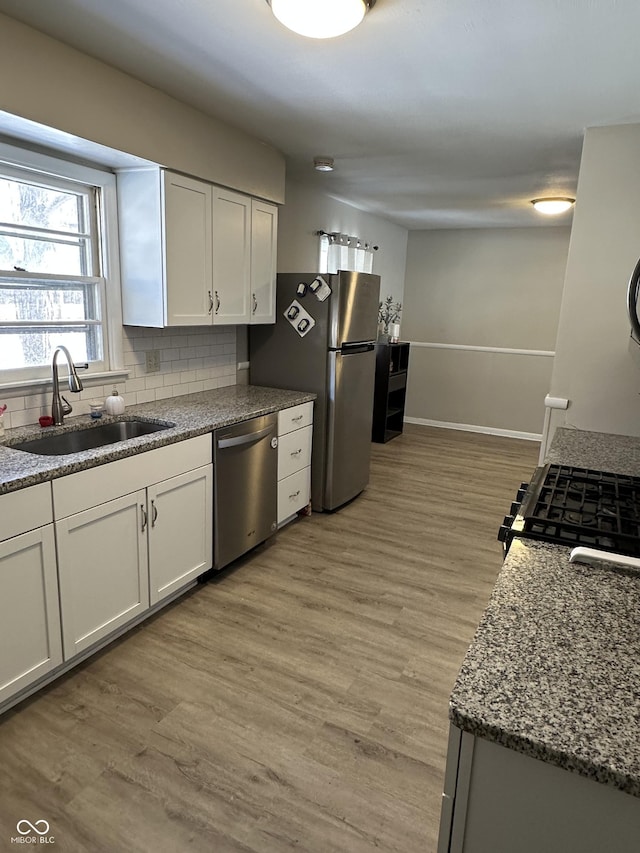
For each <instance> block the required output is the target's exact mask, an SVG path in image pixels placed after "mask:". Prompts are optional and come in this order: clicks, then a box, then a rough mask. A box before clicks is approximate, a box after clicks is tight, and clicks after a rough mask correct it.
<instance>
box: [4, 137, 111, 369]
mask: <svg viewBox="0 0 640 853" xmlns="http://www.w3.org/2000/svg"><path fill="white" fill-rule="evenodd" d="M7 151H9V153H11V152H12V151H13V152H19V149H11V148H10V146H0V384H9V383H13V382H21V381H26V382H29V381H34V380H38V379H47V378H48V377H49V375H50V370H51V368H50V365H51V356H52V353H53V350H54V349H55V347H56V346H58V345H59V344H64V345H65V346H66V347H67V348H68V349H69V351H70V352H71V354H72V356H73V358H74V360H75V361H78V362H88V363H89V366H90V372H93V373H103V372H105V371H108V370H109V369H111V368H112V367H115V366H119V365H118V364H117V361H118V358H117V354H118V353H119V349H120V347H119V346H118V344H119V341H114V340H113V336H112V339H111V340H110V338H109V330H110V329H112V328H113V329H115V328H116V326H117V325H119V324H116V323H114V322H111V323H109V322H108V319H109V311H110V310H111V312H112V313H113V312H115V313H118V311H119V299H118V298H117V295H118V289H119V281H118V277H117V242H116V240H117V238H116V233H117V223H115V227H114V223H113V222H111V227H109V224H110V220H113V212H112V211H110V210H108V208H113V207H114V204H115V178H114V176H113V175H112V174H110V173H108V172H100V171H98V170H95V169H89V168H87V167H82V166H78V165H76V164H73V163H67V162H65V161H62V160H57V159H55V158H50V157H44V156H42V155H36V154H33V153H30V152H19V153H20V155H21V156H20V158H17V157H15V156H14V157H11V160H13V162H7V161H6V160H4V158H3V157H2V155H3V154H6V153H7ZM8 159H9V158H8ZM17 159H20V161H21V162H18V163H16V162H15V161H16V160H17ZM113 244H115V245H113ZM114 258H115V261H114ZM110 261H111V262H110ZM110 268H111V272H112V274H111V275H109V272H110Z"/></svg>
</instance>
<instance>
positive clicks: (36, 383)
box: [0, 365, 129, 397]
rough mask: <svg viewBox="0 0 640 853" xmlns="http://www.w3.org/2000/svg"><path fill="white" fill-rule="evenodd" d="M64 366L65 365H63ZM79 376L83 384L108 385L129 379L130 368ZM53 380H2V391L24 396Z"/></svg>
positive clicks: (9, 395)
mask: <svg viewBox="0 0 640 853" xmlns="http://www.w3.org/2000/svg"><path fill="white" fill-rule="evenodd" d="M63 367H64V365H63ZM63 373H64V371H63ZM65 376H66V373H65V374H64V376H63V375H61V377H60V378H61V380H62V381H63V383H64V377H65ZM78 376H79V377H80V379H81V380H82V384H83V385H86V386H88V387H91V386H92V385H106V384H108V383H109V382H111V381H112V380H116V379H127V377H128V376H129V371H128V370H124V369H123V370H105V371H103V372H102V373H86V374H83V372H82V371H79V373H78ZM52 386H53V382H52V380H51V377H50V376H48V377H46V378H43V379H25V380H22V381H20V382H2V381H0V393H2V394H3V396H5V397H22V396H26V395H27V394H28V393H29V392H30V391H38V390H41V389H43V388H51V387H52Z"/></svg>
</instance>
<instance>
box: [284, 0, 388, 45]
mask: <svg viewBox="0 0 640 853" xmlns="http://www.w3.org/2000/svg"><path fill="white" fill-rule="evenodd" d="M375 2H376V0H267V3H268V4H269V5H270V6H271V11H272V12H273V14H274V15H275V16H276V18H277V19H278V20H279V21H280V23H281V24H284V26H285V27H288V29H290V30H293V32H294V33H298V34H299V35H301V36H307V37H308V38H312V39H330V38H334V37H335V36H341V35H343V34H344V33H348V32H349V30H352V29H353V28H354V27H357V26H358V24H359V23H360V22H361V21H362V19H363V18H364V16H365V15H366V14H367V12H368V11H369V9H371V8H372V7H373V6H374V5H375Z"/></svg>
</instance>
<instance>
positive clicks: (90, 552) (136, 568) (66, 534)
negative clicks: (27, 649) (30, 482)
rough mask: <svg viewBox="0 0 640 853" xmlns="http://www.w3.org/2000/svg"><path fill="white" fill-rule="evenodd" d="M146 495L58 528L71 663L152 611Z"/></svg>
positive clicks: (62, 600) (66, 641) (67, 652)
mask: <svg viewBox="0 0 640 853" xmlns="http://www.w3.org/2000/svg"><path fill="white" fill-rule="evenodd" d="M146 518H147V512H146V493H145V491H144V490H142V491H139V492H134V493H132V494H130V495H125V496H124V497H121V498H117V499H116V500H113V501H109V502H108V503H106V504H100V505H99V506H96V507H93V508H92V509H88V510H85V511H84V512H79V513H77V514H76V515H71V516H69V517H68V518H63V519H61V520H60V521H57V522H56V538H57V543H58V563H59V570H58V571H59V578H60V609H61V613H62V633H63V640H64V657H65V660H69V659H70V658H72V657H74V656H75V655H77V654H78V653H79V652H82V651H84V650H85V649H86V648H88V647H89V646H92V645H93V644H94V643H96V642H98V640H101V639H102V638H103V637H106V636H107V635H108V634H111V633H112V632H113V631H115V630H116V628H119V627H120V626H122V625H125V624H126V623H127V622H130V621H131V620H132V619H134V618H135V617H136V616H138V615H139V614H141V613H143V612H144V611H145V610H147V609H148V607H149V580H148V571H147V536H146V524H147V522H146Z"/></svg>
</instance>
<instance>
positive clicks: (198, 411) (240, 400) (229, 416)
mask: <svg viewBox="0 0 640 853" xmlns="http://www.w3.org/2000/svg"><path fill="white" fill-rule="evenodd" d="M315 397H316V395H315V394H308V393H305V392H302V391H286V390H282V389H280V388H262V387H259V386H255V385H233V386H230V387H228V388H220V389H218V390H216V391H203V392H200V393H197V394H187V395H185V396H182V397H171V398H168V399H166V400H158V401H157V402H155V403H141V404H139V405H136V406H128V407H127V409H126V411H125V413H124V415H122V416H120V417H118V418H113V417H111V418H109V417H103V418H101V419H100V420H98V421H92V420H91V418H90V417H89V416H88V415H81V416H79V417H68V418H67V419H66V420H65V424H64V426H62V427H48V428H47V429H46V433H47V435H51V434H54V433H57V432H63V431H65V430H69V429H74V428H78V427H81V428H87V429H91V428H92V427H95V426H99V425H100V424H102V423H106V422H108V421H112V420H123V419H129V420H131V419H133V418H143V419H145V420H150V421H155V422H160V423H162V422H164V423H171V424H173V425H174V426H172V427H170V428H169V429H165V430H162V431H161V432H155V433H152V434H150V435H145V436H140V437H139V438H131V439H127V440H125V441H120V442H117V443H116V444H108V445H105V446H104V447H99V448H96V449H94V450H85V451H83V452H81V453H70V454H66V455H64V456H40V455H38V454H35V453H26V452H24V451H21V450H14V449H13V448H12V447H11V445H12V444H14V443H16V442H20V441H25V440H27V439H30V438H38V437H39V436H42V435H43V433H44V432H45V430H42V429H41V428H40V427H39V426H29V427H18V428H16V429H10V430H7V431H6V433H5V436H4V439H2V441H0V494H5V493H7V492H12V491H16V490H18V489H22V488H24V487H25V486H32V485H35V484H36V483H42V482H45V481H47V480H53V479H55V478H56V477H62V476H65V475H66V474H73V473H75V472H76V471H83V470H85V469H86V468H92V467H94V466H96V465H103V464H105V463H106V462H113V461H114V460H115V459H123V458H124V457H126V456H133V455H135V454H137V453H140V452H142V451H145V450H151V449H153V448H155V447H162V446H163V445H166V444H173V443H174V442H176V441H182V440H183V439H185V438H191V437H193V436H196V435H202V434H203V433H207V432H211V431H212V430H214V429H217V428H218V427H222V426H228V425H229V424H234V423H239V422H240V421H244V420H247V418H254V417H258V416H259V415H266V414H269V413H270V412H277V411H279V410H281V409H288V408H289V407H290V406H297V405H299V404H300V403H306V402H309V401H310V400H315Z"/></svg>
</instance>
